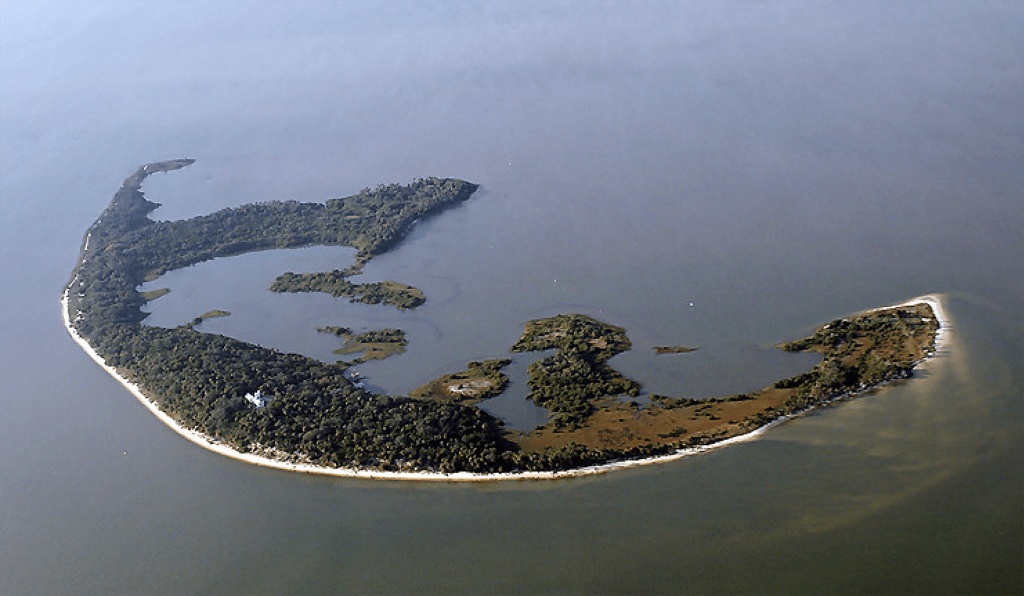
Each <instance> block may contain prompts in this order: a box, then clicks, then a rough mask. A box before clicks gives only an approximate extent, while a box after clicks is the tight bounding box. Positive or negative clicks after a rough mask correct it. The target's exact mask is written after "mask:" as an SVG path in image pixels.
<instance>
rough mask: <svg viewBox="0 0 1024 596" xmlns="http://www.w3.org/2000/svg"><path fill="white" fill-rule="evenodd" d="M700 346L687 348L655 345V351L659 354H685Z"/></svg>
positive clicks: (694, 350)
mask: <svg viewBox="0 0 1024 596" xmlns="http://www.w3.org/2000/svg"><path fill="white" fill-rule="evenodd" d="M698 349H699V348H687V347H686V346H655V348H654V352H655V353H656V354H658V355H659V356H660V355H662V354H685V353H687V352H696V351H697V350H698Z"/></svg>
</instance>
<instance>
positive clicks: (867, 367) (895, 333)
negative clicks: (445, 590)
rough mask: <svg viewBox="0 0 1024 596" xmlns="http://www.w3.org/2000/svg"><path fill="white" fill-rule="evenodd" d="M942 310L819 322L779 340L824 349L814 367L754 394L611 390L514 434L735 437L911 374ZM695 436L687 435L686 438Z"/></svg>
mask: <svg viewBox="0 0 1024 596" xmlns="http://www.w3.org/2000/svg"><path fill="white" fill-rule="evenodd" d="M939 328H940V322H939V317H938V316H937V313H936V312H935V309H933V307H932V303H929V302H918V303H913V304H905V305H899V306H894V307H888V308H883V309H878V310H872V311H868V312H864V313H860V314H858V315H855V316H852V317H848V318H845V319H837V320H835V321H832V322H831V323H829V324H826V325H823V326H821V327H819V328H818V329H817V330H816V332H815V334H814V335H812V336H810V337H808V338H805V339H803V340H799V341H796V342H790V343H787V344H784V345H782V346H779V347H781V348H783V349H786V350H789V351H814V352H818V353H821V354H822V356H823V358H822V361H821V362H820V363H819V364H817V365H816V366H815V367H814V368H812V369H811V371H809V372H808V373H804V374H803V375H797V376H796V377H792V378H790V379H783V380H781V381H778V382H776V383H775V384H774V385H772V386H769V387H766V388H764V389H761V390H759V391H755V392H751V393H743V394H738V395H733V396H729V397H721V398H710V399H702V400H696V399H685V398H684V399H674V398H670V397H666V396H662V395H654V396H651V404H650V405H648V406H644V407H641V406H640V405H639V404H638V403H636V402H628V403H627V402H623V401H621V400H620V399H618V398H616V397H605V398H603V399H601V400H600V401H597V402H594V412H593V413H592V414H591V415H590V416H589V417H587V419H586V420H585V421H584V422H583V423H582V424H580V425H578V426H577V427H575V428H569V429H566V428H561V429H558V428H556V426H555V425H554V424H548V425H546V426H544V427H541V428H539V429H537V430H534V431H533V432H530V433H527V434H519V435H515V436H513V437H511V438H512V439H513V440H514V441H515V442H516V443H517V444H518V445H519V447H520V448H521V449H522V450H524V451H526V452H535V453H540V452H544V451H547V450H549V449H558V448H561V447H565V446H567V445H570V444H572V443H575V444H576V445H583V446H585V447H588V448H591V449H599V450H613V451H624V452H625V451H630V450H633V449H636V448H648V447H666V448H679V447H683V446H686V445H691V444H693V441H697V440H699V441H701V442H704V441H705V440H706V439H708V438H710V439H713V440H715V441H718V440H722V439H728V438H731V437H736V436H739V435H743V434H745V433H748V432H750V431H751V430H754V429H756V428H759V427H761V426H764V425H765V424H767V423H769V422H771V421H773V420H776V419H778V418H781V417H784V416H788V415H791V414H794V413H797V412H800V411H803V410H806V409H809V408H811V407H814V406H816V405H821V404H824V403H828V402H829V401H832V400H834V399H837V398H839V397H844V396H848V395H851V394H854V393H860V392H864V391H867V390H869V389H871V388H873V387H875V386H877V385H879V384H881V383H884V382H888V381H891V380H893V379H897V378H903V377H905V376H907V375H909V371H910V370H911V369H912V368H913V367H914V365H915V364H917V363H918V362H919V361H921V360H923V359H924V358H926V357H927V356H929V355H930V354H932V353H934V351H935V349H936V333H937V331H938V330H939ZM688 441H689V442H688Z"/></svg>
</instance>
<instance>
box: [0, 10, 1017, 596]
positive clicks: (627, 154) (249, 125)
mask: <svg viewBox="0 0 1024 596" xmlns="http://www.w3.org/2000/svg"><path fill="white" fill-rule="evenodd" d="M1021 31H1024V10H1022V9H1021V7H1020V6H1019V5H1017V4H1014V3H1005V2H970V3H968V2H959V1H953V2H930V3H919V2H869V1H865V2H857V3H843V4H824V3H821V4H814V3H805V2H796V1H793V2H787V1H780V2H775V3H760V2H716V3H704V2H675V3H653V2H652V3H606V4H600V5H597V4H591V3H567V4H562V3H546V4H544V5H539V4H532V3H523V4H517V3H509V4H506V3H486V4H481V3H467V4H458V3H442V4H428V3H411V4H402V3H365V4H356V3H338V4H334V3H324V2H313V3H267V4H263V3H256V2H251V3H244V4H240V3H232V2H225V3H218V2H212V3H211V2H203V3H187V2H186V3H181V2H165V3H117V2H113V3H90V2H73V3H71V2H69V3H55V4H43V3H25V4H22V3H11V2H7V3H5V4H4V5H3V6H2V7H0V226H2V229H0V238H2V244H0V273H2V277H3V284H2V285H0V305H2V307H3V308H2V309H0V355H2V357H0V593H5V594H7V593H10V594H67V593H76V594H168V593H174V594H322V593H416V594H421V593H443V594H452V593H467V594H478V593H586V594H593V593H603V594H614V593H623V594H637V593H651V594H667V593H702V594H706V593H727V594H732V593H758V594H763V593H780V594H794V593H853V594H876V593H992V594H1005V593H1020V592H1022V590H1024V588H1022V585H1024V505H1022V502H1024V499H1022V497H1024V466H1022V463H1024V461H1022V460H1024V455H1022V454H1024V424H1022V423H1024V395H1022V388H1024V362H1022V354H1024V281H1022V280H1024V266H1022V265H1021V263H1022V262H1024V260H1022V258H1021V257H1022V256H1024V191H1022V189H1024V140H1022V139H1024V136H1022V135H1021V131H1022V130H1024V67H1022V62H1021V61H1020V56H1022V55H1024V42H1022V39H1024V36H1021V35H1020V32H1021ZM177 157H192V158H196V159H198V161H197V163H195V164H194V165H192V166H190V167H188V168H186V169H184V170H180V171H177V172H172V173H168V174H161V175H154V176H151V177H150V178H149V179H147V181H146V183H145V186H144V191H145V192H146V194H147V196H148V197H149V198H150V199H152V200H155V201H158V202H161V203H163V205H164V206H163V207H161V208H160V209H159V210H157V211H156V212H155V213H154V217H158V218H162V219H176V218H181V217H189V216H192V215H198V214H202V213H207V212H210V211H212V210H215V209H218V208H221V207H225V206H232V205H240V204H244V203H248V202H252V201H262V200H271V199H289V198H295V199H302V200H323V199H326V198H331V197H338V196H345V195H347V194H351V193H355V192H358V191H359V190H360V189H361V188H363V187H366V186H371V187H372V186H375V185H377V184H382V183H385V184H386V183H391V182H408V181H411V180H413V179H415V178H417V177H421V176H452V177H458V178H463V179H466V180H470V181H472V182H476V183H478V184H481V189H480V191H478V193H477V194H476V195H474V197H473V198H472V199H471V200H470V201H468V202H467V203H465V204H464V205H462V206H460V207H459V208H457V209H455V210H452V211H448V212H446V213H445V214H443V215H442V216H440V217H437V218H434V219H430V220H427V221H424V222H421V223H420V224H419V225H418V226H417V227H416V229H415V230H414V232H413V233H412V234H411V236H410V237H409V238H408V239H407V241H406V242H405V243H403V244H402V245H401V246H400V247H399V248H398V249H397V250H395V251H393V252H391V253H389V254H387V255H385V256H383V257H380V258H378V259H376V260H374V261H373V262H372V263H371V264H370V265H369V266H368V267H367V269H366V273H365V274H364V276H363V277H364V278H365V280H367V281H370V280H373V279H394V280H396V281H399V282H402V283H407V284H411V285H414V286H417V287H419V288H421V289H423V290H424V291H425V292H426V294H427V297H428V302H427V304H425V305H424V306H423V307H421V308H420V309H417V310H416V311H412V312H398V311H396V310H394V309H390V308H387V307H382V306H366V305H353V304H349V303H348V302H347V301H345V300H338V299H334V298H330V297H328V296H314V295H310V296H292V295H288V296H273V295H270V294H269V293H268V292H266V291H265V288H266V286H267V285H269V283H270V281H271V280H272V279H273V276H275V275H276V274H278V273H280V272H283V271H285V270H298V269H299V268H300V266H302V265H308V266H309V267H310V270H318V269H324V268H327V269H330V268H335V267H343V266H345V265H346V264H347V260H348V259H350V258H351V251H346V250H345V249H312V250H311V251H306V252H302V251H278V252H272V253H262V254H258V255H248V256H243V257H237V258H234V259H227V260H224V262H223V263H221V262H219V261H218V262H213V263H206V264H203V265H200V266H197V267H195V268H192V269H190V270H186V271H181V272H172V273H170V274H168V276H167V279H166V280H163V281H167V283H166V284H164V285H167V286H168V287H173V288H174V291H172V292H171V293H170V294H168V295H167V296H165V297H163V298H160V299H159V300H157V301H154V302H153V303H152V304H151V305H150V306H151V309H152V311H153V315H152V316H151V317H150V319H149V320H148V322H149V323H150V324H179V323H181V322H184V321H186V320H190V319H191V318H193V317H195V316H197V315H199V314H202V313H203V312H206V311H207V310H210V309H213V308H221V309H225V310H229V311H232V313H233V314H232V315H231V316H229V317H224V318H220V319H212V320H209V321H207V322H205V323H204V324H203V325H202V327H201V328H202V329H203V330H204V331H208V332H216V333H228V334H231V335H234V336H236V337H240V338H242V339H247V340H248V341H256V342H259V343H263V344H264V345H272V346H274V347H278V348H279V349H285V350H290V351H300V352H303V353H307V354H310V355H313V356H316V357H321V358H324V359H330V358H332V357H334V355H333V354H331V350H333V349H334V348H335V347H337V343H336V341H337V340H335V339H334V338H331V337H329V336H326V335H323V334H317V333H316V332H315V327H317V326H322V325H331V324H337V325H345V326H352V327H355V328H366V329H371V328H380V327H392V326H393V327H401V328H403V329H405V330H406V331H407V333H408V334H409V340H410V349H409V351H408V352H407V353H406V354H403V355H401V356H397V357H394V358H392V359H390V360H388V361H384V362H380V363H370V364H366V365H364V366H362V367H361V368H360V371H361V372H362V373H363V374H365V375H366V377H367V378H368V382H369V384H370V385H371V386H373V387H376V388H379V389H380V390H381V391H386V392H392V393H401V392H405V391H408V390H409V389H411V388H413V387H415V386H417V385H418V384H421V383H422V382H425V381H426V380H430V379H431V378H433V377H435V376H437V375H439V374H442V373H444V372H450V371H452V370H457V369H458V368H460V367H461V366H462V365H464V364H465V362H467V361H469V360H474V359H481V358H491V357H499V356H503V355H505V354H506V350H507V349H508V347H509V346H510V345H512V344H513V343H514V342H515V341H516V339H517V338H518V337H519V335H520V334H521V333H522V326H523V324H524V323H525V322H526V321H527V320H529V319H532V318H537V317H541V316H549V315H552V314H556V313H559V312H581V313H586V314H589V315H591V316H595V317H597V318H599V319H601V320H604V321H606V322H608V323H612V324H615V325H619V326H622V327H624V328H625V329H626V330H627V332H628V333H629V336H630V338H631V340H632V341H633V344H634V350H633V351H632V352H629V353H627V354H623V355H620V356H618V357H616V358H615V359H614V360H613V361H612V364H613V366H615V367H616V368H618V369H619V370H621V371H622V372H623V373H625V374H627V375H629V376H631V377H634V378H636V379H638V380H640V381H642V382H644V383H645V387H647V388H648V389H649V390H650V391H657V392H661V393H667V394H670V395H672V394H675V395H687V396H694V397H700V396H706V395H715V394H722V393H729V392H733V391H740V390H745V389H753V388H756V387H758V386H760V385H763V384H765V383H766V382H770V381H771V380H774V379H775V378H778V377H779V376H786V375H788V374H791V371H792V372H795V371H799V370H802V369H804V368H806V367H809V366H810V365H811V363H812V362H813V360H810V361H809V360H806V359H803V360H802V359H800V357H794V356H792V355H786V354H781V353H779V352H777V351H776V350H773V349H772V346H773V345H775V344H777V343H779V342H782V341H786V340H790V339H794V338H798V337H801V336H803V335H804V334H806V333H807V332H809V331H811V330H812V329H813V328H814V327H815V326H816V325H818V324H821V323H824V322H827V321H828V320H830V319H832V318H835V317H838V316H842V315H845V314H849V313H852V312H855V311H859V310H863V309H867V308H872V307H877V306H883V305H887V304H892V303H896V302H902V301H904V300H907V299H909V298H912V297H915V296H918V295H921V294H926V293H938V294H941V295H942V296H943V298H944V302H945V307H946V309H947V311H948V313H949V315H950V317H951V319H952V329H951V332H950V334H949V342H948V344H947V345H946V347H945V348H944V349H943V350H942V351H941V353H940V354H939V355H938V356H937V357H936V358H934V359H932V360H930V361H928V362H927V363H926V364H924V365H923V366H922V367H921V369H920V374H919V375H918V376H917V377H916V378H915V379H913V380H911V381H910V382H907V383H903V384H899V385H894V386H891V387H887V388H884V389H882V390H880V391H878V392H876V393H874V394H871V395H868V396H865V397H861V398H859V399H856V400H852V401H848V402H844V403H841V404H838V405H836V406H834V407H830V408H826V409H824V410H821V411H818V412H816V413H814V414H812V415H809V416H805V417H802V418H800V419H798V420H794V421H792V422H789V423H787V424H784V425H782V426H779V427H777V428H774V429H772V430H771V431H769V432H768V433H766V434H764V435H762V436H761V437H759V438H758V439H756V440H753V441H750V442H747V443H743V444H740V445H736V446H732V447H728V448H724V449H721V450H717V451H714V452H711V453H708V454H704V455H701V456H697V457H691V458H687V459H684V460H680V461H676V462H672V463H668V464H664V465H656V466H650V467H645V468H641V469H631V470H626V471H619V472H614V473H610V474H605V475H601V476H593V477H587V478H578V479H569V480H561V481H554V482H506V483H490V484H483V485H466V484H447V483H431V484H425V483H409V482H385V481H361V480H350V479H338V478H326V477H316V476H308V475H300V474H294V473H287V472H282V471H277V470H270V469H264V468H259V467H255V466H250V465H247V464H244V463H241V462H238V461H235V460H231V459H228V458H224V457H222V456H219V455H216V454H214V453H211V452H208V451H205V450H203V449H201V448H199V447H197V446H196V445H193V444H192V443H189V442H187V441H185V440H183V439H182V438H181V437H179V436H178V435H177V434H175V433H174V432H173V431H171V430H170V429H168V428H166V427H165V426H163V424H162V423H160V422H159V421H158V420H157V419H156V418H154V417H153V416H152V415H150V414H149V413H148V412H147V411H146V410H145V409H144V408H143V407H142V406H141V405H140V404H139V403H138V402H137V401H135V399H134V398H132V397H131V396H130V395H129V394H128V393H127V392H126V391H125V390H124V389H123V388H122V387H121V386H120V385H118V384H117V383H116V382H115V381H114V380H113V379H111V378H109V377H108V376H107V375H106V374H105V373H104V372H103V371H102V370H100V369H99V368H98V367H97V366H95V364H94V363H92V361H91V360H89V359H88V357H87V356H86V355H85V354H84V353H82V351H81V350H80V349H79V348H78V346H76V345H75V344H74V343H73V342H72V341H71V339H70V338H69V337H68V336H67V334H66V332H65V331H64V329H63V327H62V325H61V318H60V309H59V302H58V301H59V298H60V293H61V290H62V287H63V285H64V284H65V283H66V282H67V280H68V277H69V275H70V272H71V269H72V268H73V267H74V265H75V262H76V260H77V258H78V251H79V248H80V243H81V239H82V235H83V233H84V231H85V229H86V228H87V227H88V226H89V225H90V224H91V223H92V221H93V220H94V219H95V218H96V217H97V216H98V215H99V213H100V212H101V211H102V210H103V208H104V207H105V206H106V204H107V203H108V202H109V200H110V198H111V196H112V195H113V193H114V192H115V191H116V190H117V188H118V187H119V186H120V184H121V181H122V180H123V179H124V178H125V177H126V176H128V175H129V174H131V173H132V172H133V171H134V170H135V169H136V168H137V167H138V165H140V164H142V163H145V162H150V161H156V160H161V159H170V158H177ZM247 259H248V260H247ZM296 261H297V262H296ZM335 263H338V264H335ZM209 267H214V268H217V267H219V268H220V269H209V271H211V272H212V273H207V274H204V273H203V271H204V270H206V269H204V268H209ZM204 275H205V276H206V277H203V276H204ZM266 275H269V277H265V276H266ZM261 276H264V277H261ZM172 278H174V279H177V281H173V279H172ZM172 281H173V283H172ZM213 282H218V283H220V284H221V285H220V286H217V285H214V283H213ZM174 284H178V285H174ZM690 303H693V306H692V307H691V306H690ZM197 309H198V310H197ZM246 313H248V314H246ZM247 317H248V318H247ZM179 319H180V320H179ZM657 345H690V346H699V347H700V348H701V349H700V350H699V351H697V352H693V353H690V354H681V355H672V356H657V357H656V356H654V355H653V351H652V350H651V347H653V346H657ZM517 366H518V367H519V368H520V369H521V368H522V363H519V364H517ZM519 374H520V376H521V375H522V371H521V370H520V372H519ZM521 384H522V383H521V382H520V385H521ZM520 401H521V400H520ZM501 415H505V416H508V417H510V418H514V419H515V424H519V425H521V426H529V425H531V424H536V423H538V422H540V421H542V419H543V418H542V416H540V415H538V413H537V412H535V411H534V412H531V411H530V410H529V408H525V407H524V406H522V404H519V405H515V404H510V405H508V408H507V409H504V410H502V411H501Z"/></svg>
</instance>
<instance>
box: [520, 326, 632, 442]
mask: <svg viewBox="0 0 1024 596" xmlns="http://www.w3.org/2000/svg"><path fill="white" fill-rule="evenodd" d="M630 347H631V344H630V341H629V339H628V338H627V337H626V332H625V331H624V330H623V329H622V328H620V327H614V326H612V325H607V324H605V323H602V322H600V321H597V320H595V319H592V318H590V317H587V316H584V315H558V316H555V317H551V318H548V319H539V320H535V321H530V322H529V323H527V324H526V331H525V333H523V336H522V338H520V340H519V341H518V342H516V344H515V345H514V346H512V351H513V352H527V351H535V350H548V349H552V348H555V349H557V350H558V351H557V352H555V353H554V354H551V355H550V356H545V357H544V358H541V359H540V360H538V361H537V362H534V363H533V364H531V365H530V366H529V368H528V369H527V370H528V372H529V374H530V381H529V384H530V394H529V395H528V396H527V398H528V399H531V400H533V401H534V402H536V403H537V404H539V405H542V406H544V407H545V408H547V409H548V410H550V411H551V412H552V413H553V414H554V420H553V422H552V424H553V425H554V428H556V429H558V430H562V429H565V430H572V429H574V428H577V427H579V425H580V424H582V423H583V421H584V420H585V419H586V418H587V416H589V415H590V414H591V413H592V412H593V411H594V402H595V401H597V400H599V399H601V398H603V397H606V396H613V395H621V394H626V395H630V396H633V397H636V396H637V395H639V394H640V384H639V383H637V382H636V381H633V380H631V379H627V378H626V377H623V376H622V375H621V374H619V373H618V372H616V371H615V370H613V369H612V368H611V367H610V366H608V365H607V364H606V362H607V360H608V359H609V358H611V357H612V356H614V355H616V354H618V353H620V352H624V351H626V350H628V349H630Z"/></svg>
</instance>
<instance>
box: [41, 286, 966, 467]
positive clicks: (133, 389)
mask: <svg viewBox="0 0 1024 596" xmlns="http://www.w3.org/2000/svg"><path fill="white" fill-rule="evenodd" d="M71 285H73V284H69V285H68V289H65V290H64V294H63V296H62V298H61V313H62V316H63V319H64V328H65V329H67V331H68V334H69V335H71V338H72V339H73V340H74V341H75V343H77V344H78V345H79V346H81V348H82V349H83V350H84V351H85V353H86V354H88V355H89V357H90V358H92V360H93V361H94V362H95V363H96V364H98V365H99V366H100V367H101V368H102V369H103V370H105V371H106V372H107V374H109V375H110V376H111V377H113V378H114V379H116V380H117V382H118V383H120V384H121V385H122V386H124V388H125V389H127V390H128V391H129V392H130V393H131V394H132V395H134V396H135V398H136V399H138V400H139V402H141V403H142V405H144V406H146V408H148V409H149V411H150V412H152V413H153V415H155V416H156V417H157V418H159V419H160V420H161V421H162V422H163V423H164V424H166V425H167V426H169V427H171V429H173V430H174V432H176V433H178V434H179V435H181V436H183V437H185V438H186V439H188V440H189V441H192V442H193V443H195V444H196V445H199V446H200V447H204V448H206V449H209V450H210V451H214V452H216V453H219V454H221V455H225V456H227V457H231V458H234V459H237V460H241V461H244V462H247V463H250V464H254V465H258V466H266V467H270V468H277V469H279V470H288V471H291V472H303V473H307V474H324V475H328V476H339V477H346V478H372V479H384V480H417V481H433V482H446V481H448V482H493V481H507V480H551V479H556V478H571V477H575V476H587V475H592V474H602V473H605V472H610V471H612V470H619V469H623V468H632V467H636V466H646V465H652V464H657V463H663V462H669V461H674V460H677V459H681V458H684V457H689V456H691V455H697V454H700V453H704V452H706V451H710V450H712V449H717V448H720V447H726V446H728V445H734V444H736V443H741V442H743V441H749V440H751V439H754V438H756V437H758V436H760V435H761V434H762V433H764V432H766V431H768V430H769V429H771V428H773V427H775V426H777V425H779V424H782V423H784V422H787V421H788V420H791V419H793V418H796V417H799V416H801V415H803V414H805V413H807V412H809V411H812V410H813V409H814V408H810V409H808V410H804V411H802V412H800V413H797V414H794V415H791V416H783V417H780V418H777V419H776V420H773V421H772V422H769V423H768V424H766V425H764V426H761V427H759V428H757V429H755V430H753V431H751V432H749V433H745V434H742V435H738V436H735V437H730V438H727V439H723V440H721V441H718V442H715V443H711V444H709V445H702V446H699V447H691V448H686V449H680V450H678V451H675V452H673V453H670V454H667V455H659V456H654V457H648V458H640V459H629V460H620V461H613V462H609V463H606V464H601V465H597V466H588V467H583V468H577V469H574V470H565V471H557V472H518V473H501V474H477V473H472V472H455V473H451V474H444V473H441V472H388V471H382V470H367V469H358V468H329V467H325V466H315V465H311V464H301V463H290V462H287V461H282V460H279V459H273V458H270V457H263V456H259V455H253V454H251V453H242V452H240V451H237V450H235V449H233V448H231V447H229V446H227V445H225V444H223V443H220V442H218V441H217V440H215V439H213V438H212V437H208V436H206V435H204V434H202V433H198V432H195V431H192V430H189V429H187V428H185V427H183V426H181V425H180V424H178V422H177V421H176V420H174V419H173V418H171V417H170V416H168V415H167V414H166V413H164V412H163V411H161V410H160V408H159V407H158V406H157V405H156V403H155V402H153V401H152V400H150V399H149V398H147V397H146V395H145V394H144V393H143V392H142V390H141V389H140V388H139V386H137V385H135V384H134V383H131V382H130V381H128V380H127V379H125V378H124V377H122V376H121V375H120V374H118V372H117V370H115V369H114V368H113V367H112V366H108V365H107V363H106V362H104V360H103V358H101V357H100V355H99V354H98V353H96V351H95V350H94V349H93V347H92V346H91V345H90V344H89V342H87V341H85V339H84V338H82V337H81V336H80V335H78V333H77V332H76V331H75V329H74V327H72V326H71V318H70V317H71V315H70V312H69V310H68V308H69V303H68V292H69V291H70V287H71ZM921 303H925V304H928V305H929V306H931V308H932V310H933V311H934V313H935V316H936V318H937V319H938V321H939V330H938V332H937V333H936V336H935V350H934V351H933V352H932V353H931V354H930V355H929V356H928V357H926V358H923V359H922V360H919V361H918V363H920V362H922V361H923V360H926V359H927V358H931V357H932V356H934V355H935V354H937V353H938V352H939V351H940V349H941V348H943V347H944V346H945V344H946V343H947V341H948V333H949V329H950V320H949V317H948V315H947V314H946V311H945V310H944V309H943V308H942V300H941V297H940V296H939V295H925V296H920V297H917V298H914V299H912V300H908V301H907V302H904V303H902V304H896V305H893V306H883V307H879V308H876V309H870V310H868V311H864V312H873V311H877V310H885V309H887V308H894V307H897V306H911V305H914V304H921ZM915 364H916V363H915ZM850 395H851V394H844V395H840V396H837V397H836V398H835V399H834V400H831V401H835V400H839V399H844V398H846V397H849V396H850ZM818 407H820V406H818ZM286 455H287V454H282V456H286Z"/></svg>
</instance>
